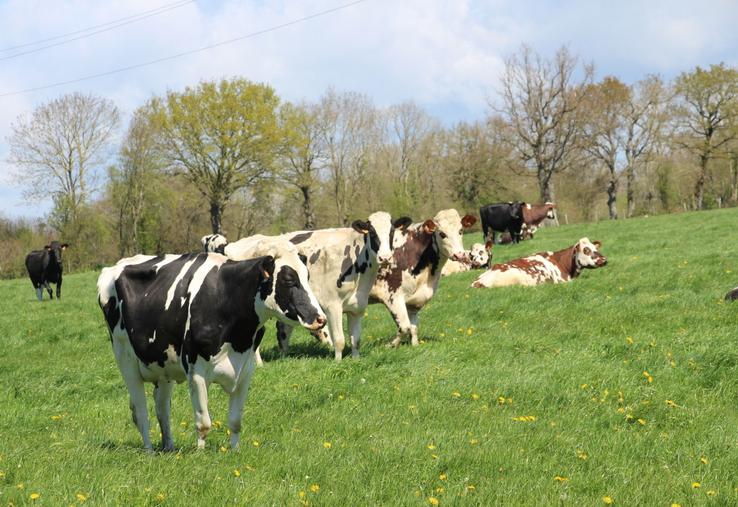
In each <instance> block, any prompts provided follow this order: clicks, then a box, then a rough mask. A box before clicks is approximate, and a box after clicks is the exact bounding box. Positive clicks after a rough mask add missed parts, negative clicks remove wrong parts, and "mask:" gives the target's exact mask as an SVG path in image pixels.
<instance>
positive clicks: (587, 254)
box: [574, 238, 607, 269]
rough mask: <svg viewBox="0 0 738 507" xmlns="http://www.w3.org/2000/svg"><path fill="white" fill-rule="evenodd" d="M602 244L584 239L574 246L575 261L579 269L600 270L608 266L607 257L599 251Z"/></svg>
mask: <svg viewBox="0 0 738 507" xmlns="http://www.w3.org/2000/svg"><path fill="white" fill-rule="evenodd" d="M601 246H602V243H601V242H599V241H590V240H589V239H588V238H582V239H580V240H579V241H577V244H576V245H574V261H575V262H576V265H577V266H578V267H579V268H588V269H593V268H600V267H602V266H604V265H605V264H607V257H605V256H604V255H602V254H601V253H600V251H599V249H600V247H601Z"/></svg>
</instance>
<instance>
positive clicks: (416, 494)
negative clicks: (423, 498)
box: [415, 489, 423, 498]
mask: <svg viewBox="0 0 738 507" xmlns="http://www.w3.org/2000/svg"><path fill="white" fill-rule="evenodd" d="M422 494H423V493H422V492H421V491H420V490H419V489H416V490H415V496H417V497H418V498H420V495H422Z"/></svg>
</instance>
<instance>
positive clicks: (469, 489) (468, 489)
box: [466, 484, 477, 491]
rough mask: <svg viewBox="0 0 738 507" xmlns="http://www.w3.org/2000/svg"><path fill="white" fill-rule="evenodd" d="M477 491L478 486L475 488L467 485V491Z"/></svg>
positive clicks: (472, 485)
mask: <svg viewBox="0 0 738 507" xmlns="http://www.w3.org/2000/svg"><path fill="white" fill-rule="evenodd" d="M476 489H477V488H476V486H474V484H467V485H466V490H467V491H475V490H476Z"/></svg>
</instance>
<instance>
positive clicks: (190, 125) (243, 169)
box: [154, 79, 280, 233]
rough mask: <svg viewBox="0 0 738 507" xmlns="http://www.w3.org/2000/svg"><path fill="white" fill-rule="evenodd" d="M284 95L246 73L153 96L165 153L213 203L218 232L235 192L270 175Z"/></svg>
mask: <svg viewBox="0 0 738 507" xmlns="http://www.w3.org/2000/svg"><path fill="white" fill-rule="evenodd" d="M278 107H279V97H278V96H277V94H276V93H275V91H274V89H273V88H271V87H270V86H268V85H265V84H258V83H252V82H251V81H248V80H246V79H230V80H228V79H223V80H221V81H218V82H208V81H206V82H201V83H200V84H199V85H197V86H196V87H194V88H190V87H187V88H185V90H184V91H183V92H173V91H170V92H168V93H167V95H166V97H165V98H163V99H161V100H156V101H154V109H155V111H156V118H157V120H158V128H159V129H160V134H159V135H160V140H161V147H162V148H163V153H164V154H165V156H166V158H167V159H168V162H169V164H170V165H171V167H172V168H173V169H174V170H176V171H181V173H182V174H184V175H185V176H186V177H187V179H188V180H189V181H191V182H192V184H193V185H194V186H195V187H196V188H197V189H198V190H199V191H200V193H202V195H203V196H205V198H206V199H207V201H208V203H209V205H210V223H211V226H212V231H213V233H222V232H223V230H222V221H223V212H224V210H225V208H226V206H227V205H228V202H229V201H230V199H231V197H232V196H233V194H234V192H236V191H237V190H239V189H241V188H244V187H249V186H250V185H252V184H254V183H255V182H256V181H258V180H259V179H261V178H264V177H266V176H268V175H269V174H270V173H271V171H272V168H273V163H274V159H275V156H276V154H277V151H278V150H277V149H278V144H279V140H280V128H279V122H278V119H277V111H278Z"/></svg>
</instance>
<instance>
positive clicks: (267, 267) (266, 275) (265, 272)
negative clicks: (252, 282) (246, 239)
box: [259, 255, 274, 280]
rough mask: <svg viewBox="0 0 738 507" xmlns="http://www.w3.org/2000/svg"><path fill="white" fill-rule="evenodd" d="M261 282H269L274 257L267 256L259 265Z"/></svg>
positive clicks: (272, 273) (272, 271)
mask: <svg viewBox="0 0 738 507" xmlns="http://www.w3.org/2000/svg"><path fill="white" fill-rule="evenodd" d="M259 270H260V271H261V276H262V278H263V280H269V279H270V278H271V277H272V276H273V275H274V257H272V256H271V255H267V256H266V257H264V259H262V261H261V264H260V265H259Z"/></svg>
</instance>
